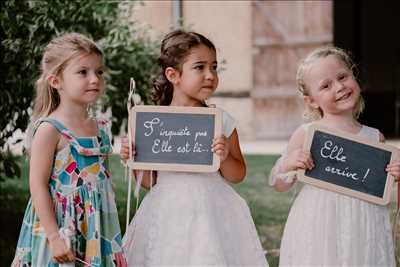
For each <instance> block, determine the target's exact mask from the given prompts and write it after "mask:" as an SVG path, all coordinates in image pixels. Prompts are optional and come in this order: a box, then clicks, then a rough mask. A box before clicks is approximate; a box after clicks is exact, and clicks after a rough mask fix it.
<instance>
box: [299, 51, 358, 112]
mask: <svg viewBox="0 0 400 267" xmlns="http://www.w3.org/2000/svg"><path fill="white" fill-rule="evenodd" d="M304 82H305V84H306V88H307V90H308V93H309V95H308V96H304V101H305V102H306V103H307V104H308V105H310V106H311V107H313V108H320V109H322V111H323V114H324V116H325V115H326V114H344V113H347V114H348V113H350V114H352V113H353V109H354V107H355V105H356V104H357V101H358V100H359V97H360V91H361V90H360V87H359V85H358V83H357V81H356V80H355V78H354V76H353V74H352V72H351V70H349V69H348V68H347V67H346V66H345V65H344V63H342V62H341V61H340V60H338V58H337V57H336V56H334V55H329V56H327V57H325V58H319V59H317V60H316V61H315V62H313V63H312V65H311V66H310V67H309V69H308V71H307V72H306V73H305V75H304Z"/></svg>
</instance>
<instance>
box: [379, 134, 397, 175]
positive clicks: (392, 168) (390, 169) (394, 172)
mask: <svg viewBox="0 0 400 267" xmlns="http://www.w3.org/2000/svg"><path fill="white" fill-rule="evenodd" d="M379 142H382V143H384V142H385V136H383V134H382V133H379ZM397 155H399V153H398V154H397ZM386 171H387V172H388V173H389V174H390V175H391V176H393V178H394V180H395V181H396V182H399V181H400V160H399V159H396V158H395V159H394V160H393V161H392V162H391V163H390V164H388V165H387V166H386Z"/></svg>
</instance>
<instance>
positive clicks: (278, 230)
mask: <svg viewBox="0 0 400 267" xmlns="http://www.w3.org/2000/svg"><path fill="white" fill-rule="evenodd" d="M276 159H277V156H246V163H247V177H246V179H245V180H244V182H242V183H240V184H238V185H234V186H233V187H234V188H235V189H236V191H237V192H238V193H239V194H240V195H241V196H242V197H243V198H244V199H245V200H246V201H247V203H248V204H249V207H250V210H251V213H252V216H253V219H254V222H255V224H256V227H257V231H258V233H259V236H260V239H261V242H262V245H263V247H264V248H265V249H266V250H267V251H269V252H270V253H269V254H267V259H268V263H269V265H270V266H277V265H278V256H277V255H276V253H275V252H276V249H278V248H279V246H280V240H281V236H282V232H283V227H284V223H285V221H286V218H287V215H288V212H289V209H290V204H291V202H292V201H293V198H294V197H295V192H296V191H298V190H299V188H300V186H301V185H298V188H296V190H292V191H290V192H287V193H278V192H275V191H274V190H273V189H272V188H271V187H269V186H267V179H268V173H269V171H270V169H271V168H272V165H273V164H274V162H275V160H276ZM21 166H22V178H20V179H10V180H8V181H5V182H3V183H1V184H0V203H1V206H0V214H1V216H0V258H1V262H2V265H3V263H4V264H5V266H7V265H10V263H11V261H12V258H13V256H14V252H15V246H16V242H17V239H18V235H19V230H20V227H21V222H22V217H23V213H24V211H25V207H26V204H27V201H28V198H29V187H28V169H27V162H26V160H25V159H23V158H21ZM110 171H111V175H112V177H113V181H114V185H115V190H116V201H117V206H118V211H119V219H120V224H121V231H122V233H123V232H124V231H125V222H126V217H125V216H126V199H127V188H128V183H127V182H125V181H124V180H123V177H124V168H123V167H122V166H121V164H120V162H119V158H118V157H117V156H112V157H111V158H110ZM145 193H146V191H145V190H141V198H140V199H143V196H144V194H145ZM394 199H395V194H393V200H394ZM134 208H135V200H132V203H131V211H132V212H133V211H134ZM391 210H392V211H393V212H392V213H393V214H394V211H395V202H394V201H392V203H391ZM132 216H133V214H132V213H131V217H132ZM399 227H400V225H399ZM399 230H400V229H399ZM399 239H400V238H398V240H399ZM397 255H400V251H398V253H397Z"/></svg>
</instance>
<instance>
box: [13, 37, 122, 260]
mask: <svg viewBox="0 0 400 267" xmlns="http://www.w3.org/2000/svg"><path fill="white" fill-rule="evenodd" d="M41 70H42V73H41V76H40V78H39V79H38V80H37V83H36V98H35V103H34V111H33V118H32V122H31V125H30V127H29V129H28V137H27V138H28V139H30V142H29V143H30V147H29V156H30V157H29V159H30V161H29V187H30V192H31V199H30V201H29V203H28V206H27V208H26V212H25V216H24V219H23V223H22V228H21V233H20V236H19V240H18V245H17V249H16V254H15V258H14V261H13V263H12V266H61V265H62V264H66V265H68V266H126V261H125V258H124V255H123V252H122V246H121V241H122V240H121V232H120V226H119V222H118V214H117V207H116V205H115V200H114V192H113V189H112V184H111V177H110V173H109V171H108V170H107V166H106V158H107V155H108V154H109V153H110V152H111V143H110V135H109V123H108V122H107V121H105V120H100V119H95V118H92V117H91V116H89V114H88V108H89V105H91V104H93V103H95V102H96V100H97V99H98V98H99V97H100V96H101V95H102V94H103V93H104V87H105V82H104V77H103V74H104V65H103V54H102V51H101V50H100V49H99V47H98V46H97V45H96V44H95V43H94V42H93V41H92V40H90V39H89V38H87V37H85V36H84V35H81V34H78V33H67V34H64V35H61V36H59V37H57V38H55V39H53V40H52V41H51V42H50V43H49V44H48V45H47V46H46V48H45V51H44V55H43V58H42V62H41ZM63 266H65V265H63Z"/></svg>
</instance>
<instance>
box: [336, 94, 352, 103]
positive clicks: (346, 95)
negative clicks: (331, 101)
mask: <svg viewBox="0 0 400 267" xmlns="http://www.w3.org/2000/svg"><path fill="white" fill-rule="evenodd" d="M351 94H352V93H351V92H348V93H346V94H344V95H342V96H341V97H339V98H338V99H336V102H338V101H342V100H346V99H347V98H349V97H350V96H351Z"/></svg>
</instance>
